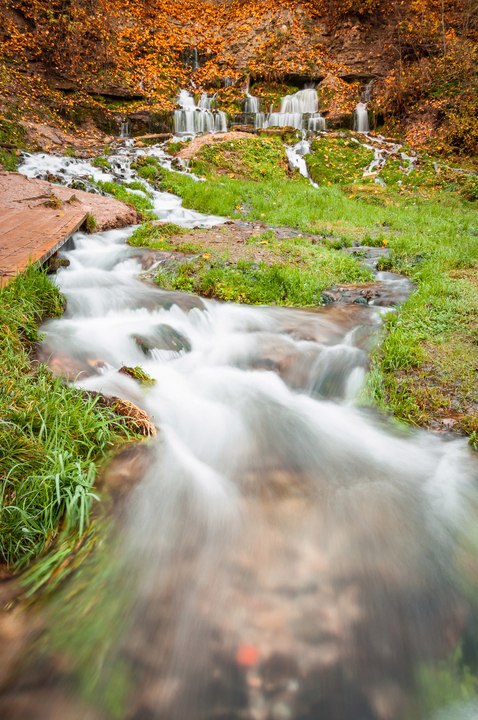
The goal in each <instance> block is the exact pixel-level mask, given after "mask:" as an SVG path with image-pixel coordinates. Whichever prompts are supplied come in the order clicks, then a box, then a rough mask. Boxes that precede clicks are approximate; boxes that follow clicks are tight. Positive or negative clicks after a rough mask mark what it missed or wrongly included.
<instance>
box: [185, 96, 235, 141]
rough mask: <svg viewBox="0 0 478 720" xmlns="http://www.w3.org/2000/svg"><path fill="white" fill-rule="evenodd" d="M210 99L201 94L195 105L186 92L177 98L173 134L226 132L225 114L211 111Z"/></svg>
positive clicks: (191, 97)
mask: <svg viewBox="0 0 478 720" xmlns="http://www.w3.org/2000/svg"><path fill="white" fill-rule="evenodd" d="M211 103H212V98H210V97H209V96H208V95H207V94H206V93H203V94H202V95H201V97H200V99H199V103H198V104H197V105H196V103H195V101H194V98H193V96H192V95H191V93H189V92H188V91H187V90H181V92H180V93H179V96H178V105H179V108H180V109H179V110H175V111H174V132H175V133H176V135H197V134H198V133H224V132H227V116H226V113H224V112H222V111H219V110H211Z"/></svg>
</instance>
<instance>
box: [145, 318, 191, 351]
mask: <svg viewBox="0 0 478 720" xmlns="http://www.w3.org/2000/svg"><path fill="white" fill-rule="evenodd" d="M133 339H134V341H135V342H136V344H137V345H138V347H139V348H140V350H142V351H143V352H144V354H145V355H148V354H149V353H150V352H151V350H171V351H174V352H177V353H187V352H191V343H190V342H189V340H188V339H187V338H186V337H184V335H181V333H179V332H178V331H177V330H175V329H174V328H173V327H171V325H167V324H165V323H163V324H161V325H157V326H156V327H155V328H154V330H153V331H152V333H151V334H150V335H148V336H146V335H133Z"/></svg>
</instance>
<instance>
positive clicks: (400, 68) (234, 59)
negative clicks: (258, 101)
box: [0, 0, 478, 151]
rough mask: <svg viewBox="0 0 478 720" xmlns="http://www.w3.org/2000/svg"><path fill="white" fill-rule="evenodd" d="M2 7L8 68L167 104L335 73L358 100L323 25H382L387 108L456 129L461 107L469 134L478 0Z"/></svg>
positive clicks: (20, 3)
mask: <svg viewBox="0 0 478 720" xmlns="http://www.w3.org/2000/svg"><path fill="white" fill-rule="evenodd" d="M0 12H1V13H2V20H3V22H2V30H1V31H0V32H1V33H2V34H3V46H2V56H3V57H2V60H3V70H4V73H8V72H9V73H13V74H14V73H15V72H19V73H24V70H25V68H27V67H28V68H29V69H30V72H31V73H33V74H36V75H37V82H40V80H39V79H38V78H40V79H41V78H46V81H48V80H51V78H52V77H60V78H66V79H68V80H69V81H71V82H72V83H73V84H74V87H75V88H77V89H78V90H80V91H84V92H85V93H87V94H88V95H89V96H90V97H91V96H96V95H99V96H105V95H106V96H121V95H122V94H123V95H124V96H127V97H129V98H136V99H137V100H138V102H139V106H147V107H151V106H155V107H160V108H162V109H164V110H170V109H172V108H173V106H174V102H175V96H176V93H177V90H178V88H180V87H187V88H189V89H192V90H195V91H200V90H203V89H206V90H209V91H217V92H218V95H219V101H220V102H222V103H223V105H225V107H227V108H229V107H232V106H233V104H234V102H237V101H238V99H239V97H240V96H241V95H242V94H243V92H244V89H245V87H246V84H247V82H248V79H249V78H251V77H252V78H253V79H255V80H260V81H266V82H267V81H273V82H283V81H284V80H285V79H287V77H290V76H296V77H303V78H307V77H310V78H313V79H317V78H324V77H327V78H330V77H335V78H337V82H336V83H335V85H336V86H337V87H340V88H341V89H342V92H343V94H344V97H345V96H347V98H349V96H350V98H352V95H354V94H355V93H356V89H350V92H349V91H347V89H346V88H344V87H343V81H342V80H341V78H344V77H347V76H349V75H353V73H351V71H350V68H348V67H347V65H346V64H344V63H343V62H342V63H341V62H339V61H338V60H337V57H336V55H335V54H334V52H333V51H331V49H330V47H329V45H330V40H328V39H325V40H324V33H325V37H326V38H331V39H332V43H333V41H334V38H337V37H338V38H339V39H340V35H341V33H346V32H351V33H352V34H353V32H362V30H364V29H365V30H364V31H367V29H368V28H374V27H375V28H376V27H377V26H379V27H380V38H381V39H380V52H381V53H382V55H383V66H384V68H385V70H384V72H383V76H382V77H381V78H379V82H378V83H377V84H376V88H377V89H379V90H380V98H378V97H375V98H374V102H375V107H376V109H377V112H379V113H380V114H382V115H384V116H385V117H387V116H390V115H393V117H394V118H398V119H400V118H402V119H403V118H405V117H407V115H409V114H410V112H411V110H412V109H413V107H414V105H415V104H416V102H420V103H421V105H422V107H421V109H422V110H423V111H425V110H426V112H428V113H429V114H431V115H433V122H434V123H435V124H436V123H438V125H444V126H447V123H448V125H449V115H450V113H451V112H456V111H457V109H458V112H459V111H460V110H459V108H460V107H461V104H463V108H465V109H466V112H465V114H466V115H467V117H468V115H469V116H470V117H469V118H468V120H466V121H465V122H464V126H463V130H462V131H461V135H460V137H461V138H462V139H463V137H464V136H465V134H466V133H468V134H470V131H469V125H470V123H471V124H472V116H473V113H474V112H475V107H474V105H473V98H472V97H471V96H472V95H473V92H472V91H473V89H474V88H475V89H476V85H474V83H476V71H475V69H474V68H475V67H476V60H475V61H474V62H471V60H472V58H475V55H476V40H477V20H478V9H477V4H476V0H302V1H298V0H282V1H281V2H277V0H224V1H220V0H219V1H214V0H174V1H173V0H0ZM324 28H325V30H324ZM321 32H322V33H323V34H322V35H321V34H320V33H321ZM0 74H1V73H0ZM363 74H365V75H366V74H367V72H366V71H365V73H362V75H363ZM0 81H1V77H0ZM50 85H51V82H50ZM329 86H332V85H330V83H329ZM466 86H468V91H466ZM470 91H471V94H470ZM351 101H352V100H350V99H348V100H347V102H349V103H350V102H351ZM431 115H430V117H431ZM466 128H468V129H466ZM471 135H472V136H474V135H476V132H475V131H472V132H471ZM449 140H450V143H451V146H456V145H457V144H458V145H459V144H460V143H461V142H462V140H460V138H459V137H458V138H457V137H455V139H454V140H453V139H451V138H449ZM447 142H448V141H447ZM473 142H474V141H473V140H472V141H471V145H473ZM471 145H470V143H468V146H467V148H466V149H467V151H470V149H471Z"/></svg>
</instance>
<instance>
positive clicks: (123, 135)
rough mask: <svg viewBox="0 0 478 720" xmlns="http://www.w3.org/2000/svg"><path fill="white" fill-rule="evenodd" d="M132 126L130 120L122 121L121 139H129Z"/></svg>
mask: <svg viewBox="0 0 478 720" xmlns="http://www.w3.org/2000/svg"><path fill="white" fill-rule="evenodd" d="M129 132H130V125H129V120H128V119H126V120H122V121H121V125H120V138H129Z"/></svg>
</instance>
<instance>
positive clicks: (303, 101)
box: [280, 88, 319, 115]
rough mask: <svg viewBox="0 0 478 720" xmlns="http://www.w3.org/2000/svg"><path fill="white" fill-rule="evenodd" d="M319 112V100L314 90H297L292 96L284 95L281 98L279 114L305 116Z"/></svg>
mask: <svg viewBox="0 0 478 720" xmlns="http://www.w3.org/2000/svg"><path fill="white" fill-rule="evenodd" d="M318 110H319V98H318V95H317V90H315V88H306V89H305V90H299V92H296V93H295V94H294V95H286V96H285V97H283V98H282V100H281V104H280V111H281V113H284V114H287V113H291V114H294V115H295V114H299V115H306V114H307V113H311V114H314V113H316V112H318Z"/></svg>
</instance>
